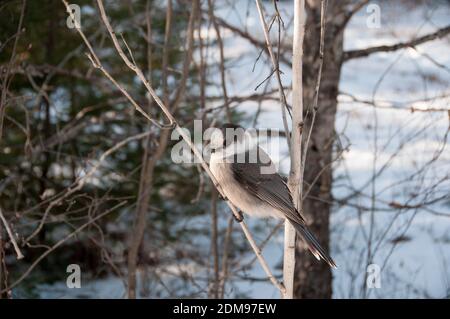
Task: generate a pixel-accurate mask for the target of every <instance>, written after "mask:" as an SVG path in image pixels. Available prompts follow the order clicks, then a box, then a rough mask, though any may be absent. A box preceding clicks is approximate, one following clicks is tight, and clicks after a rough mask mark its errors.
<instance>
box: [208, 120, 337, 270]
mask: <svg viewBox="0 0 450 319" xmlns="http://www.w3.org/2000/svg"><path fill="white" fill-rule="evenodd" d="M209 151H210V159H209V163H210V170H211V172H212V174H213V175H214V177H215V178H216V180H217V182H218V184H219V185H220V187H221V188H222V191H223V193H224V194H223V195H224V198H225V199H226V200H229V201H230V202H231V203H232V204H233V205H234V206H236V207H237V208H239V210H240V211H241V212H240V214H241V216H240V218H241V219H240V220H238V221H241V220H242V218H243V216H242V212H244V213H245V214H247V215H249V216H251V217H262V218H268V217H269V218H270V217H272V218H277V219H285V220H288V221H289V222H290V223H291V224H292V225H293V226H294V228H295V230H296V232H297V233H298V234H299V236H300V237H301V238H302V239H303V241H304V242H305V244H306V246H307V247H308V249H309V251H310V252H311V253H312V254H313V255H314V256H315V257H316V259H318V260H324V261H325V262H326V263H327V264H328V265H329V266H330V267H332V268H337V266H336V263H335V262H334V260H333V259H332V258H331V257H330V255H329V254H328V253H327V252H326V251H325V250H324V249H323V248H322V247H321V245H320V244H319V242H318V240H317V238H316V237H315V236H314V234H313V233H312V232H311V230H310V229H309V228H308V226H307V223H306V221H305V219H304V218H303V216H302V215H301V214H300V212H299V211H298V210H297V209H296V207H295V205H294V202H293V200H292V195H291V192H290V190H289V187H288V185H287V180H286V178H285V177H282V176H281V175H280V174H278V172H277V170H276V167H275V165H274V164H273V162H272V160H271V159H270V157H269V155H268V154H267V153H266V152H265V151H264V150H263V149H262V148H261V147H259V145H258V144H257V142H255V138H254V136H253V135H252V134H250V133H249V132H248V130H247V131H245V130H244V128H243V127H242V126H240V125H236V124H232V123H225V124H223V125H222V126H221V127H220V128H215V129H214V130H213V132H212V133H211V135H210V137H209Z"/></svg>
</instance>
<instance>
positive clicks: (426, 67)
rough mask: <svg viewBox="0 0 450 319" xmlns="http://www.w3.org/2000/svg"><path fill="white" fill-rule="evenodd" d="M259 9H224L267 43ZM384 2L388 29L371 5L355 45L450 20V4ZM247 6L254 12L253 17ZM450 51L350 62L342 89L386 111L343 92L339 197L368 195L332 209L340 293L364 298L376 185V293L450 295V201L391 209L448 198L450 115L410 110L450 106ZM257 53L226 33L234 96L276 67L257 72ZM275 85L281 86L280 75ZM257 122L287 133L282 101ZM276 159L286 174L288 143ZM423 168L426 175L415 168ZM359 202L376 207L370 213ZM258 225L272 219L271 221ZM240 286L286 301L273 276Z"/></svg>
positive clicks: (275, 252)
mask: <svg viewBox="0 0 450 319" xmlns="http://www.w3.org/2000/svg"><path fill="white" fill-rule="evenodd" d="M279 4H280V7H281V13H282V15H283V17H284V20H285V21H289V15H290V13H291V12H292V6H293V4H292V2H290V1H284V2H280V3H279ZM252 5H253V2H247V1H238V2H236V5H235V7H234V8H229V7H226V6H223V9H222V10H221V16H222V17H223V18H224V19H226V20H227V21H228V22H229V23H231V24H234V25H239V26H242V24H245V25H246V27H247V30H248V32H249V33H250V34H252V35H253V36H256V37H258V38H260V39H263V34H262V31H261V28H260V25H259V21H258V19H257V14H256V11H255V10H254V8H253V7H252ZM380 6H381V7H380V8H381V27H380V28H368V27H367V25H366V21H367V19H368V17H369V13H367V12H366V11H365V10H364V9H363V10H361V11H360V12H359V14H358V15H356V16H355V17H354V18H353V19H352V20H351V22H350V24H349V26H348V27H347V29H346V31H345V44H344V46H345V49H346V50H349V49H362V48H366V47H370V46H374V45H381V44H393V43H397V42H399V41H406V40H408V39H411V38H413V37H415V36H421V35H424V34H427V33H429V32H433V31H434V30H435V29H436V28H438V27H443V26H445V25H447V24H448V16H449V13H450V8H449V7H448V5H447V6H446V5H442V6H435V7H430V6H419V7H416V8H412V7H408V8H405V7H403V6H402V5H399V3H398V2H397V3H395V2H387V1H386V2H383V4H381V5H380ZM266 7H267V10H266V11H267V12H270V11H271V8H269V7H270V5H268V4H267V3H266ZM247 8H249V9H247ZM247 12H250V14H249V15H248V16H246V14H247ZM274 36H275V33H274ZM449 49H450V43H449V41H448V38H447V39H444V40H438V41H433V42H430V43H427V44H424V45H421V46H419V47H418V48H417V50H414V49H406V50H401V51H398V52H394V53H379V54H374V55H371V56H370V57H368V58H363V59H357V60H353V61H350V62H348V63H346V64H345V65H344V67H343V70H342V76H341V83H340V91H342V92H344V93H347V94H350V95H351V96H353V97H356V98H357V99H358V100H362V101H372V100H375V101H376V102H377V105H379V106H380V107H379V108H376V109H374V108H373V107H372V106H371V105H368V104H365V103H358V102H354V101H352V99H351V98H350V97H348V96H347V95H341V96H340V98H339V101H340V102H339V106H338V114H337V122H336V130H337V132H338V133H339V134H340V136H341V141H342V143H343V144H344V146H348V151H346V152H345V153H344V154H343V159H342V160H341V161H339V162H338V163H336V165H335V166H334V179H335V183H334V188H333V195H334V197H335V198H337V199H343V198H346V196H349V195H351V194H353V193H354V191H355V190H359V191H361V192H362V193H361V194H360V195H358V196H354V197H353V198H352V199H351V200H350V201H349V203H348V204H347V205H343V206H341V207H338V206H336V207H335V208H334V209H333V214H332V219H331V227H332V237H331V238H332V239H331V247H332V248H331V253H332V255H333V257H334V258H335V259H336V261H337V263H338V265H339V268H338V269H337V270H334V271H333V288H334V297H335V298H347V297H362V288H363V287H364V286H365V285H364V283H365V280H364V278H365V273H366V265H367V262H366V254H367V247H368V236H369V235H368V234H369V233H370V228H371V224H372V223H371V222H370V217H371V205H372V198H371V194H372V191H373V192H374V193H375V198H376V201H375V206H374V207H375V209H374V214H373V215H374V222H373V224H372V225H373V226H372V228H373V230H372V241H371V242H372V244H371V245H372V248H371V249H372V251H374V253H373V257H372V258H371V260H372V262H373V263H375V264H377V265H379V266H380V268H381V277H380V278H381V288H379V289H369V290H368V296H369V297H373V298H375V297H377V298H389V297H393V298H398V297H403V298H408V297H434V298H442V297H445V296H448V295H449V292H450V284H449V278H450V269H449V267H448V266H447V265H448V264H449V263H450V241H449V235H448V234H449V231H450V217H445V216H442V215H440V213H443V214H448V215H450V209H449V208H450V207H449V203H448V202H447V203H446V204H444V205H439V204H436V205H431V206H428V208H430V209H431V211H430V210H425V209H422V208H417V209H402V210H392V209H390V207H389V203H393V202H394V203H407V204H409V205H411V206H414V204H417V203H420V202H423V201H428V200H432V199H433V198H438V197H441V196H444V195H446V194H447V193H448V191H449V190H450V183H449V181H448V180H447V181H444V182H442V183H440V184H439V185H438V186H437V187H436V188H435V189H434V191H433V193H432V194H424V191H425V190H427V189H430V187H432V185H434V184H436V183H437V182H438V181H439V180H440V179H443V178H444V177H447V178H448V177H450V151H449V150H448V148H444V149H443V146H444V144H446V143H447V141H445V140H443V138H444V134H445V133H446V131H447V128H448V125H449V117H448V115H447V113H446V112H417V111H416V112H414V113H412V112H411V111H410V109H411V107H414V108H419V109H426V108H438V109H439V108H440V109H442V108H443V109H448V108H449V104H450V103H449V102H450V98H449V97H443V98H436V97H438V96H445V95H449V94H450V91H449V82H450V72H449V71H450V69H449V67H450V56H449V55H448V52H449ZM257 53H258V52H257V51H256V50H255V49H253V48H251V47H250V46H249V44H248V42H247V41H246V40H245V39H241V38H237V37H234V36H232V35H231V34H230V35H229V37H227V39H226V42H225V55H226V57H228V58H230V61H229V62H228V66H230V67H231V69H230V71H229V72H228V74H227V75H228V77H227V80H228V81H229V83H231V84H229V87H230V91H231V92H232V93H231V94H238V95H246V94H251V93H253V92H254V89H255V87H256V86H257V84H259V83H260V82H261V81H262V80H264V79H265V77H266V76H267V75H268V74H269V72H270V69H269V68H268V67H267V65H268V64H264V63H261V62H259V63H257V64H256V67H255V70H254V71H253V72H252V68H253V65H254V62H255V59H256V56H257ZM213 54H214V53H213ZM430 57H431V59H430ZM215 58H217V53H216V55H215ZM438 64H439V65H444V66H445V67H439V66H438ZM282 71H283V72H284V75H283V81H284V84H285V85H290V84H291V81H290V76H291V75H290V72H289V70H286V69H282ZM263 87H264V85H262V86H261V87H260V88H259V89H258V92H261V91H262V88H263ZM270 87H272V88H276V83H275V81H272V82H271V83H270ZM239 109H240V110H241V111H244V112H245V113H246V114H247V115H248V116H249V119H250V121H249V123H251V120H252V119H253V116H254V114H255V112H256V109H257V104H256V103H254V102H246V103H242V104H240V105H239ZM257 123H258V125H257V126H258V127H261V128H264V127H270V128H279V129H282V128H283V125H282V120H281V113H280V107H279V103H276V102H265V103H263V104H262V112H261V115H260V117H259V119H258V122H257ZM375 136H376V137H377V140H376V142H375V139H374V138H375ZM281 145H283V144H281ZM375 145H376V146H375ZM375 149H376V152H375ZM439 151H441V152H442V153H441V154H440V157H439V158H438V159H437V160H436V161H431V160H432V158H433V157H434V156H436V154H437V152H439ZM374 154H376V161H374ZM271 155H272V157H273V158H274V159H278V160H281V161H282V162H281V165H280V167H281V170H282V171H284V172H287V170H288V165H289V163H288V160H287V149H286V147H282V148H281V153H272V154H271ZM374 165H375V172H377V173H378V172H379V171H380V169H382V170H381V173H380V174H379V175H377V178H376V180H375V184H373V183H372V182H371V180H372V176H373V175H372V174H373V171H374ZM421 167H425V168H424V169H421ZM417 171H419V173H417V174H415V172H417ZM411 175H412V176H411ZM372 188H373V189H372ZM426 196H428V197H426ZM355 206H362V207H366V208H368V209H367V210H366V211H364V212H362V213H361V210H359V209H357V208H355ZM253 222H254V223H269V224H271V225H273V223H271V222H270V221H269V222H268V221H262V222H261V221H253ZM401 239H403V241H401ZM393 240H394V241H395V240H399V242H398V244H396V245H394V244H393ZM282 242H283V237H282V234H281V233H280V234H279V236H278V237H277V239H276V240H274V241H272V242H271V244H269V245H268V246H267V247H266V248H265V250H264V255H265V256H266V257H267V259H268V260H269V261H270V263H271V265H272V266H275V265H277V264H279V262H280V261H281V258H282V256H281V253H282ZM278 271H279V270H278ZM253 272H254V273H252V275H253V276H258V277H264V273H263V271H262V269H261V268H260V267H259V266H258V265H255V268H254V270H253ZM238 289H239V290H242V291H245V292H247V293H248V294H250V295H251V296H253V297H267V298H271V297H278V294H277V292H276V290H275V289H274V288H273V287H272V286H271V285H270V284H268V283H264V282H262V283H261V282H258V283H253V284H251V285H249V284H248V283H246V282H245V283H241V284H240V285H238ZM231 295H232V293H231Z"/></svg>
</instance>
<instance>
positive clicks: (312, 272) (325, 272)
mask: <svg viewBox="0 0 450 319" xmlns="http://www.w3.org/2000/svg"><path fill="white" fill-rule="evenodd" d="M344 7H345V3H344V1H342V2H341V1H329V2H328V9H327V23H326V27H325V30H326V31H325V47H324V64H323V70H322V83H321V87H320V93H319V103H318V110H317V115H316V121H315V124H314V126H313V131H312V135H311V140H310V142H309V146H308V151H307V157H306V162H305V174H304V185H303V190H304V193H306V192H308V190H309V188H310V185H311V184H312V183H313V182H314V180H315V179H316V177H317V176H318V175H319V174H320V177H319V178H318V179H317V181H316V182H315V184H314V185H313V186H312V188H311V190H310V191H309V193H308V196H307V198H306V199H305V200H304V201H303V214H304V216H305V218H306V220H307V221H308V223H309V224H310V227H311V230H312V231H313V233H314V234H316V236H317V237H318V239H319V241H320V244H321V245H322V247H324V248H325V250H327V251H329V248H330V247H329V239H330V234H329V217H330V209H331V206H330V201H331V183H332V171H331V165H330V163H331V161H332V147H333V142H334V138H335V133H334V132H335V131H334V122H335V117H336V106H337V94H338V86H339V77H340V71H341V66H342V57H343V27H344V25H345V15H344V14H343V8H344ZM319 39H320V0H308V1H307V21H306V32H305V40H304V41H305V42H304V48H305V49H304V56H303V67H304V72H303V83H304V95H303V97H304V104H305V108H304V109H305V115H306V112H307V110H308V108H312V104H313V98H314V87H315V84H316V80H317V74H318V65H319ZM310 112H312V110H310ZM310 125H311V113H309V116H308V117H307V118H306V117H305V124H304V132H308V131H309V127H310ZM303 136H304V137H305V136H306V134H303ZM295 266H296V268H295V275H296V278H295V284H294V292H295V297H296V298H331V296H332V280H331V279H332V278H331V269H330V267H329V266H328V265H327V264H326V263H325V262H318V261H317V260H316V259H315V257H314V256H313V255H312V254H311V253H309V252H308V251H307V250H305V249H304V247H303V243H302V242H301V241H297V252H296V264H295Z"/></svg>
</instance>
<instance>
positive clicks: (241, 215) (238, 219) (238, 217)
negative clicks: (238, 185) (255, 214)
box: [233, 211, 244, 223]
mask: <svg viewBox="0 0 450 319" xmlns="http://www.w3.org/2000/svg"><path fill="white" fill-rule="evenodd" d="M238 215H239V216H236V215H235V214H233V217H234V220H235V221H237V222H238V223H242V222H243V221H244V215H243V214H242V212H241V211H238Z"/></svg>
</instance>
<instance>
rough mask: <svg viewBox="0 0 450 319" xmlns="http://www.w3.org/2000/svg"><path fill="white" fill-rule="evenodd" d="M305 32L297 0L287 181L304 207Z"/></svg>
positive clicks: (289, 252) (288, 231)
mask: <svg viewBox="0 0 450 319" xmlns="http://www.w3.org/2000/svg"><path fill="white" fill-rule="evenodd" d="M304 36H305V1H304V0H295V1H294V39H293V45H292V48H293V49H292V50H293V57H292V136H291V147H290V150H291V154H290V156H291V168H290V172H289V180H288V185H289V188H290V190H291V192H292V194H293V196H292V197H293V201H294V205H295V207H296V208H297V209H298V210H299V211H301V210H302V209H301V208H302V200H301V198H302V180H303V177H302V171H303V170H302V168H301V162H302V156H301V155H302V143H301V140H302V132H303V83H302V78H303V67H302V60H303V39H304ZM284 223H285V227H284V263H283V276H284V285H285V287H286V295H285V298H286V299H292V298H293V295H294V272H295V235H296V233H295V229H294V227H293V226H292V225H291V223H290V222H289V221H288V220H286V221H285V222H284Z"/></svg>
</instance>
